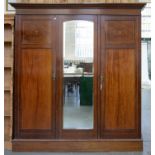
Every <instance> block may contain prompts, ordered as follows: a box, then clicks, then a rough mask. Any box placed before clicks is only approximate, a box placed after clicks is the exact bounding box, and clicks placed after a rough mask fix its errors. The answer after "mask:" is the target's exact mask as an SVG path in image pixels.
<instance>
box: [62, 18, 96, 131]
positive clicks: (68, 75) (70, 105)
mask: <svg viewBox="0 0 155 155" xmlns="http://www.w3.org/2000/svg"><path fill="white" fill-rule="evenodd" d="M93 61H94V23H93V22H90V21H83V20H73V21H66V22H64V23H63V128H64V129H92V128H93V74H94V67H93Z"/></svg>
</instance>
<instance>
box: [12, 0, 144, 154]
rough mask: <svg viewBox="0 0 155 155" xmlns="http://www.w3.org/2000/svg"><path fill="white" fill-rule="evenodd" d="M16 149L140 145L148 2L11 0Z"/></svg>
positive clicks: (116, 148)
mask: <svg viewBox="0 0 155 155" xmlns="http://www.w3.org/2000/svg"><path fill="white" fill-rule="evenodd" d="M11 5H12V6H13V7H15V9H16V15H15V34H14V36H15V51H14V97H13V135H12V145H13V150H14V151H58V152H61V151H70V152H74V151H82V152H83V151H96V152H97V151H140V150H142V148H143V142H142V138H141V9H142V8H143V7H144V6H145V3H79V4H65V3H64V4H49V3H45V4H40V3H36V4H34V3H32V4H31V3H22V2H21V3H11Z"/></svg>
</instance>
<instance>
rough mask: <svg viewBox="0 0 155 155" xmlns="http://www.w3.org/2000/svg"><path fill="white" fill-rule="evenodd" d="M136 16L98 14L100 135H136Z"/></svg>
mask: <svg viewBox="0 0 155 155" xmlns="http://www.w3.org/2000/svg"><path fill="white" fill-rule="evenodd" d="M138 26H140V19H139V17H138V16H132V17H130V16H121V17H119V16H115V17H114V16H108V17H107V16H102V17H101V62H103V63H101V137H102V138H140V133H141V131H140V115H141V114H140V111H141V109H140V98H141V96H140V92H141V89H140V85H141V82H140V59H141V55H140V28H139V29H138Z"/></svg>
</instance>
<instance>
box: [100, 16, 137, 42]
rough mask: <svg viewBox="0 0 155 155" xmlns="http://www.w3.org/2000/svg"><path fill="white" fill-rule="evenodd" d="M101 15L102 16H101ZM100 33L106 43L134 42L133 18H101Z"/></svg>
mask: <svg viewBox="0 0 155 155" xmlns="http://www.w3.org/2000/svg"><path fill="white" fill-rule="evenodd" d="M102 17H103V16H102ZM101 26H102V33H104V34H102V35H105V43H106V44H107V45H131V44H134V43H135V19H134V18H128V17H126V18H125V17H122V18H121V17H118V18H117V17H116V18H114V17H109V18H104V17H103V18H102V25H101Z"/></svg>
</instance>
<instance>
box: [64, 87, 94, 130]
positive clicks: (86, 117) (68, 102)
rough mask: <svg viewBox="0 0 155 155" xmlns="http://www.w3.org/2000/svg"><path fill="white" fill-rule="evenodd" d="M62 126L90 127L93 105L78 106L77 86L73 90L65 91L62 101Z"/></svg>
mask: <svg viewBox="0 0 155 155" xmlns="http://www.w3.org/2000/svg"><path fill="white" fill-rule="evenodd" d="M63 114H64V115H63V116H64V121H63V123H64V128H65V129H92V128H93V107H92V106H89V105H88V106H84V105H82V106H80V95H79V88H78V87H77V89H75V88H73V92H67V93H66V92H65V103H64V111H63Z"/></svg>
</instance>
